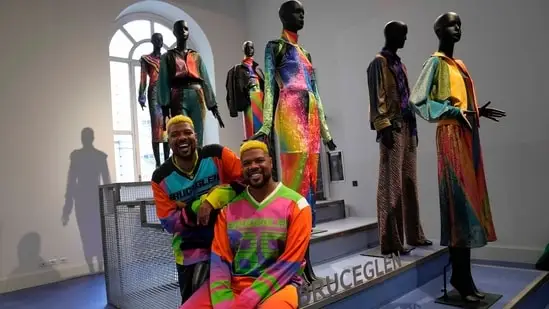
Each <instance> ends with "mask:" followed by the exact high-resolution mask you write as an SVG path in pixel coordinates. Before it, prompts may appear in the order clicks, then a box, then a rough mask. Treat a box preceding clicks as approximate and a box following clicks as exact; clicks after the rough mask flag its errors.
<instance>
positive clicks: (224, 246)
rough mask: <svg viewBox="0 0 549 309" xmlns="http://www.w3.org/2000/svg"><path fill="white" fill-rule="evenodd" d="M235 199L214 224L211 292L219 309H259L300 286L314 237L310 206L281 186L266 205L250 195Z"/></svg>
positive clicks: (247, 193)
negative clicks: (282, 291)
mask: <svg viewBox="0 0 549 309" xmlns="http://www.w3.org/2000/svg"><path fill="white" fill-rule="evenodd" d="M227 191H230V190H227ZM233 194H235V193H233ZM235 195H236V197H235V198H234V199H233V200H232V201H231V203H230V204H229V205H228V206H227V207H226V208H224V209H222V210H221V211H220V214H219V216H218V218H217V222H216V224H215V237H214V241H213V244H212V255H211V271H210V293H211V300H212V305H213V307H214V308H216V309H217V308H232V307H233V306H238V304H246V306H247V307H249V308H256V307H257V305H258V304H259V303H261V302H262V301H263V300H265V299H266V298H268V297H269V296H271V295H273V294H274V293H275V292H277V291H279V290H280V289H282V288H283V287H284V286H286V285H288V284H295V285H300V284H301V283H302V279H301V277H300V275H301V272H302V271H303V268H304V266H305V252H306V251H307V248H308V246H309V241H310V238H311V228H312V226H311V221H312V219H311V216H312V215H311V207H310V206H309V203H308V202H307V200H306V199H305V198H304V197H303V196H301V195H299V194H298V193H297V192H295V191H293V190H291V189H290V188H288V187H286V186H285V185H283V184H282V183H279V184H278V186H277V187H276V189H275V190H274V191H273V192H272V193H271V194H270V195H269V196H268V197H267V198H265V200H264V201H262V202H258V201H256V200H255V199H254V198H253V197H252V196H251V195H250V193H249V192H248V190H243V192H241V193H240V194H235ZM235 294H236V295H238V297H236V298H235Z"/></svg>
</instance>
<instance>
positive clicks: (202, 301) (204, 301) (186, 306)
mask: <svg viewBox="0 0 549 309" xmlns="http://www.w3.org/2000/svg"><path fill="white" fill-rule="evenodd" d="M210 308H213V306H212V301H211V299H210V286H209V284H208V281H206V282H205V283H204V284H203V285H202V286H201V287H200V288H199V289H198V290H197V291H196V292H195V293H194V294H193V295H192V296H191V298H189V299H188V300H187V301H186V302H185V303H183V305H181V307H179V309H210Z"/></svg>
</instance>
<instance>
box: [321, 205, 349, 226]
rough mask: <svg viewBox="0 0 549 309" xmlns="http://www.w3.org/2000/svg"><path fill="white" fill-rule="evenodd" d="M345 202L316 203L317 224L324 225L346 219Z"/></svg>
mask: <svg viewBox="0 0 549 309" xmlns="http://www.w3.org/2000/svg"><path fill="white" fill-rule="evenodd" d="M345 217H346V215H345V201H344V200H335V201H319V202H317V203H316V223H317V224H320V223H324V222H329V221H333V220H339V219H344V218H345Z"/></svg>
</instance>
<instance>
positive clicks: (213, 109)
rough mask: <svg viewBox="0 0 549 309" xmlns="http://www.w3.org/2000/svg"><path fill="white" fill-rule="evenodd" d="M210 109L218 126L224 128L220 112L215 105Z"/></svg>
mask: <svg viewBox="0 0 549 309" xmlns="http://www.w3.org/2000/svg"><path fill="white" fill-rule="evenodd" d="M211 111H212V114H213V115H214V117H215V118H216V119H217V122H218V123H219V127H220V128H224V127H225V124H224V123H223V119H221V114H219V111H218V110H217V106H215V107H212V109H211Z"/></svg>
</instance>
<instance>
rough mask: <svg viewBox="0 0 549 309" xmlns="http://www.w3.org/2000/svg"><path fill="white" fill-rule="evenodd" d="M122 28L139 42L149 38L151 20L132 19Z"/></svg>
mask: <svg viewBox="0 0 549 309" xmlns="http://www.w3.org/2000/svg"><path fill="white" fill-rule="evenodd" d="M124 29H126V31H128V32H129V33H130V35H131V36H132V38H133V39H134V40H135V41H136V42H139V41H141V40H146V39H150V38H151V22H150V21H148V20H134V21H130V22H129V23H127V24H125V25H124Z"/></svg>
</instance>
